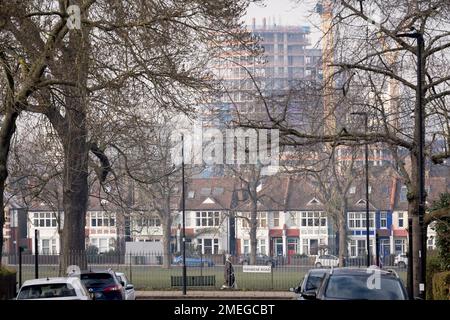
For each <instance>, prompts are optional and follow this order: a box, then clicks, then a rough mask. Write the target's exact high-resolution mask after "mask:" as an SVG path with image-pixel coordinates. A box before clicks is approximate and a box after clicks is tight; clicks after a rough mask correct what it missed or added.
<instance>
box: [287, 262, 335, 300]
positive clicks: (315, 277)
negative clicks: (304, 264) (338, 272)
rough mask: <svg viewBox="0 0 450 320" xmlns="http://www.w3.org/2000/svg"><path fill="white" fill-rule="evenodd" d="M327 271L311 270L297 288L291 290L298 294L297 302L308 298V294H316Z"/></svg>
mask: <svg viewBox="0 0 450 320" xmlns="http://www.w3.org/2000/svg"><path fill="white" fill-rule="evenodd" d="M328 271H329V269H311V270H309V271H308V272H307V273H306V275H305V277H304V278H303V280H302V281H301V282H300V284H299V285H298V286H297V287H294V288H291V289H290V291H291V292H295V293H297V294H298V296H297V298H298V300H305V299H308V298H309V297H310V295H309V293H310V292H316V291H317V289H318V288H319V286H320V283H321V282H322V280H323V278H324V277H325V274H326V273H327V272H328Z"/></svg>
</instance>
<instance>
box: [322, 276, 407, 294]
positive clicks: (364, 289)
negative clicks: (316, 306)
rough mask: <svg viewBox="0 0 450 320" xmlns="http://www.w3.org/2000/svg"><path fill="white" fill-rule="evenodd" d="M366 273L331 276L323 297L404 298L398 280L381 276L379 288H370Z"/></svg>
mask: <svg viewBox="0 0 450 320" xmlns="http://www.w3.org/2000/svg"><path fill="white" fill-rule="evenodd" d="M369 276H370V275H369V274H368V275H334V276H331V277H330V279H329V281H328V284H327V288H326V290H325V297H327V298H334V299H355V300H404V299H405V296H404V293H403V290H402V287H401V284H400V281H399V280H397V279H394V278H387V277H383V276H382V277H381V280H380V288H374V289H370V288H369V286H368V278H369Z"/></svg>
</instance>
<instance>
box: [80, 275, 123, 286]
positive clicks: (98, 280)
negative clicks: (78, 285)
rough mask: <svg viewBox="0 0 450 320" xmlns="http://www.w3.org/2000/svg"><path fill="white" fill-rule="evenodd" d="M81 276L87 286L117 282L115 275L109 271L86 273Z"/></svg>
mask: <svg viewBox="0 0 450 320" xmlns="http://www.w3.org/2000/svg"><path fill="white" fill-rule="evenodd" d="M80 278H81V281H82V282H83V284H84V285H85V286H87V287H100V286H107V285H112V284H115V283H116V280H115V279H114V277H113V276H112V275H111V274H109V273H86V274H82V275H81V277H80Z"/></svg>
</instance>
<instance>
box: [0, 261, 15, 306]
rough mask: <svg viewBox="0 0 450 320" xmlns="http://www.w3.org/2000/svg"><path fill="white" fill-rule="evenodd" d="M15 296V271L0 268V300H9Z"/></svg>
mask: <svg viewBox="0 0 450 320" xmlns="http://www.w3.org/2000/svg"><path fill="white" fill-rule="evenodd" d="M15 294H16V271H15V270H11V269H8V268H5V267H0V300H9V299H12V298H14V296H15Z"/></svg>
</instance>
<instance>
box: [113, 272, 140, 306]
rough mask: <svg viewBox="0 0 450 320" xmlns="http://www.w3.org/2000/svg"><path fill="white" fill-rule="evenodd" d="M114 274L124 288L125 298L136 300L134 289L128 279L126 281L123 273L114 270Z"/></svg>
mask: <svg viewBox="0 0 450 320" xmlns="http://www.w3.org/2000/svg"><path fill="white" fill-rule="evenodd" d="M116 276H117V278H118V279H119V281H120V282H122V285H123V287H124V288H125V300H136V291H135V290H134V286H133V285H132V284H131V283H130V281H128V278H127V276H126V275H125V273H123V272H116Z"/></svg>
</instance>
